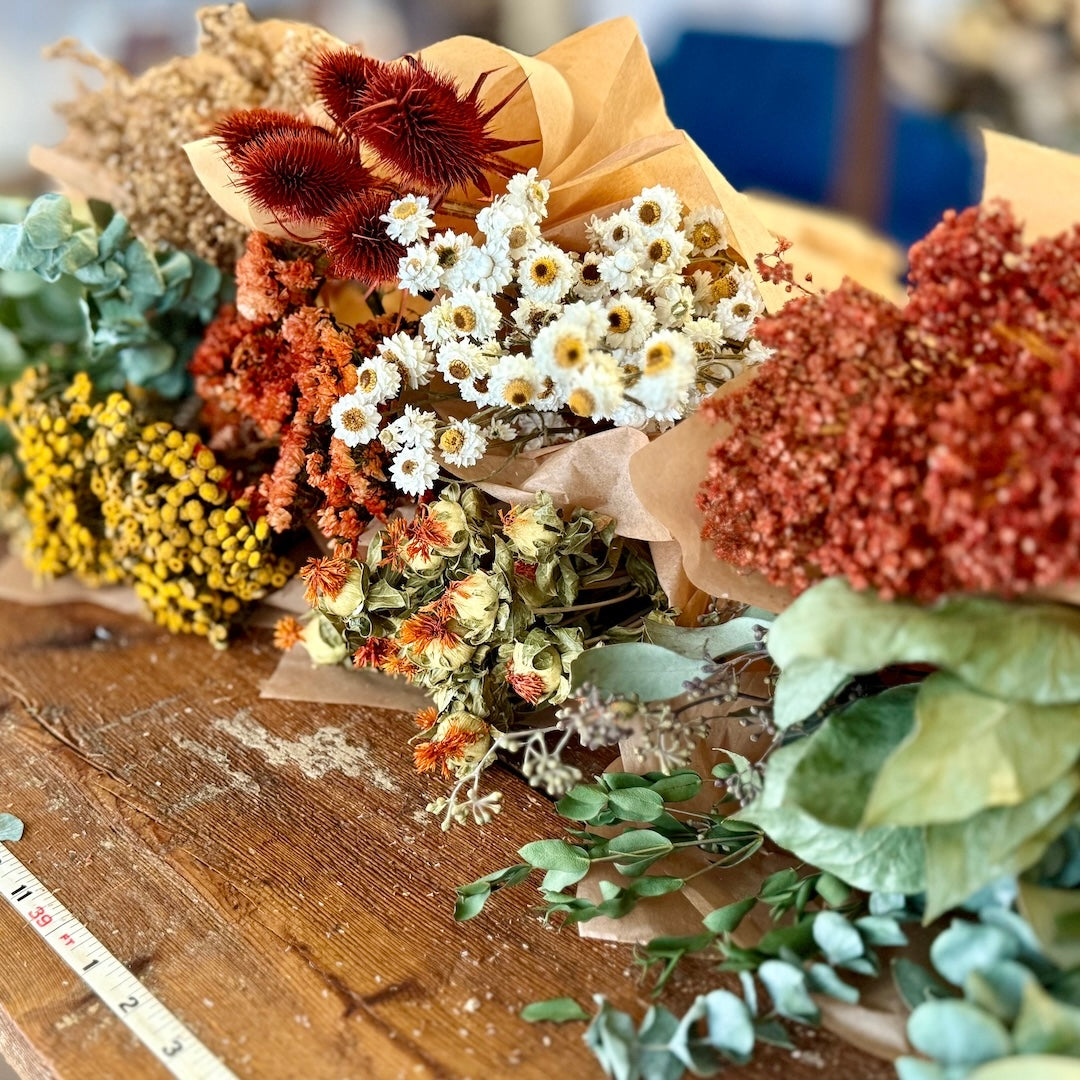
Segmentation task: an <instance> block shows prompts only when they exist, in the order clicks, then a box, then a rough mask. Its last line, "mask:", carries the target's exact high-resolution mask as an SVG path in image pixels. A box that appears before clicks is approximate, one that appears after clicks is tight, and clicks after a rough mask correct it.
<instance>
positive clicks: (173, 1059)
mask: <svg viewBox="0 0 1080 1080" xmlns="http://www.w3.org/2000/svg"><path fill="white" fill-rule="evenodd" d="M0 893H3V896H4V898H5V899H6V900H7V901H8V903H9V904H11V906H12V907H13V908H14V909H15V910H16V911H17V912H18V913H19V914H20V915H21V916H22V917H23V918H24V919H25V920H26V921H27V922H28V923H29V924H30V926H31V927H33V929H34V931H35V932H36V933H37V935H38V937H40V938H41V939H42V940H43V941H45V942H46V943H47V944H48V945H49V947H50V948H51V949H52V951H53V952H54V953H56V955H57V956H59V957H60V959H61V960H63V961H64V963H65V964H67V966H68V967H69V968H71V970H72V971H74V972H75V974H76V975H78V976H79V978H80V979H82V981H83V982H84V983H86V985H87V986H89V987H90V989H91V990H93V991H94V993H95V994H96V995H97V996H98V997H99V998H100V999H101V1000H102V1001H103V1002H104V1003H105V1004H106V1005H107V1006H108V1007H109V1008H110V1009H111V1010H112V1011H113V1012H114V1013H116V1015H117V1016H118V1017H119V1018H120V1020H121V1021H122V1022H123V1023H124V1024H125V1026H126V1027H127V1028H129V1029H130V1031H131V1032H132V1033H133V1034H134V1035H135V1036H136V1038H138V1039H139V1041H140V1042H141V1043H142V1044H143V1045H144V1046H145V1047H146V1048H147V1049H148V1050H149V1051H150V1052H151V1053H152V1054H153V1055H154V1057H156V1058H157V1059H158V1061H160V1062H161V1063H162V1065H164V1066H165V1068H166V1069H168V1070H169V1072H171V1073H172V1074H173V1076H175V1077H177V1080H237V1077H236V1074H235V1073H232V1072H230V1071H229V1070H228V1069H227V1068H226V1067H225V1066H224V1065H223V1064H222V1063H221V1062H220V1061H219V1060H218V1059H217V1058H216V1057H214V1055H213V1054H211V1053H210V1051H209V1050H208V1049H207V1048H206V1047H205V1046H204V1045H203V1044H202V1043H201V1042H199V1040H198V1039H197V1038H195V1036H194V1035H193V1034H192V1032H191V1031H189V1030H188V1028H187V1027H185V1026H184V1025H183V1024H182V1023H181V1022H180V1021H179V1020H178V1019H177V1018H176V1017H175V1016H173V1014H172V1013H171V1012H169V1010H168V1009H166V1008H165V1006H164V1005H162V1004H161V1002H160V1001H158V999H157V998H156V997H154V995H153V994H151V993H150V991H149V990H147V989H146V987H145V986H143V984H142V983H141V982H139V980H138V979H137V978H135V976H134V975H132V973H131V972H130V971H128V969H127V968H126V967H124V965H123V964H121V963H120V961H119V960H117V959H116V957H115V956H113V955H112V953H110V952H109V950H108V949H106V948H105V946H104V945H102V944H101V942H100V941H98V940H97V938H95V937H94V935H93V934H91V933H90V931H89V930H88V929H87V928H86V927H85V926H83V924H82V923H81V922H79V920H78V919H76V918H75V916H74V915H72V914H71V912H70V911H68V910H67V908H65V907H64V905H63V904H61V903H60V901H59V900H57V899H56V897H55V896H53V895H52V893H50V892H49V891H48V889H46V888H45V886H44V885H42V884H41V882H40V881H38V879H37V878H36V877H34V875H33V874H31V873H30V871H29V870H27V869H26V867H25V866H23V864H22V863H21V862H19V860H18V859H16V858H15V856H14V855H12V854H11V852H10V851H8V850H7V848H5V847H4V846H3V845H2V844H0Z"/></svg>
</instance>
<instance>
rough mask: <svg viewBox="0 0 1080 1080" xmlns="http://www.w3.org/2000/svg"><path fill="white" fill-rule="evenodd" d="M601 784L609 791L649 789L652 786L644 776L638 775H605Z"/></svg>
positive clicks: (601, 778) (601, 779)
mask: <svg viewBox="0 0 1080 1080" xmlns="http://www.w3.org/2000/svg"><path fill="white" fill-rule="evenodd" d="M600 782H601V783H602V784H603V785H604V787H606V788H607V789H608V791H620V790H622V789H623V788H647V787H650V786H651V785H650V784H649V781H648V780H646V779H645V777H644V776H639V775H638V774H637V773H604V774H603V776H601V777H600Z"/></svg>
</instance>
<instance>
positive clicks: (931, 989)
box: [891, 956, 950, 1009]
mask: <svg viewBox="0 0 1080 1080" xmlns="http://www.w3.org/2000/svg"><path fill="white" fill-rule="evenodd" d="M891 968H892V977H893V985H894V986H895V987H896V992H897V993H898V994H899V995H900V999H901V1000H902V1001H903V1003H904V1004H905V1005H906V1006H907V1007H908V1008H909V1009H914V1008H915V1007H916V1006H918V1005H921V1004H922V1003H923V1002H924V1001H931V1000H933V999H935V998H946V997H949V996H950V993H949V988H948V987H947V986H946V985H945V984H944V983H943V982H942V981H941V980H940V979H939V978H938V977H937V976H936V975H935V974H934V973H933V972H932V971H931V970H930V969H929V968H925V967H923V965H922V964H917V963H915V961H914V960H910V959H908V957H906V956H897V957H895V958H894V959H893V961H892V964H891Z"/></svg>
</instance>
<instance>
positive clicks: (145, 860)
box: [0, 607, 892, 1080]
mask: <svg viewBox="0 0 1080 1080" xmlns="http://www.w3.org/2000/svg"><path fill="white" fill-rule="evenodd" d="M275 661H276V655H275V654H274V653H273V651H272V649H271V647H270V645H269V643H268V642H267V641H266V640H265V639H263V638H260V637H253V638H251V639H247V640H245V641H243V642H240V643H239V644H237V645H236V646H235V647H234V648H232V649H231V650H229V651H228V652H227V653H223V654H222V653H213V652H212V651H211V650H210V649H209V648H208V647H207V646H206V645H205V644H204V643H202V642H199V641H194V640H188V639H178V638H170V637H168V636H166V635H163V634H162V633H160V632H159V631H158V630H156V629H155V628H153V627H151V626H149V625H147V624H145V623H142V622H140V621H139V620H137V619H131V618H128V617H125V616H120V615H116V614H114V613H111V612H107V611H104V610H102V609H98V608H93V607H74V608H73V607H66V608H63V609H61V608H34V609H20V608H15V607H8V608H7V609H6V610H5V612H4V613H3V615H2V616H0V697H2V704H3V707H4V708H3V713H2V715H0V776H2V777H3V778H4V785H3V787H2V788H0V809H3V810H7V811H9V812H12V813H15V814H17V815H18V816H20V817H21V818H22V819H23V820H24V821H25V822H26V825H27V831H26V836H25V838H24V839H23V840H22V841H20V842H19V844H18V845H15V847H14V849H13V850H15V851H16V853H17V854H18V855H19V857H20V858H21V859H22V860H23V861H24V862H25V863H26V864H27V865H28V866H29V867H30V869H31V870H32V871H33V872H34V873H36V874H37V875H38V876H39V877H40V878H41V879H42V880H43V881H44V882H45V883H46V885H47V886H49V887H50V888H52V889H53V890H55V891H56V892H57V893H58V895H59V896H60V898H61V899H62V901H63V902H64V903H65V904H67V905H68V907H70V908H71V909H72V910H73V911H74V912H75V914H76V915H77V916H78V917H80V918H81V919H82V920H83V921H85V922H86V923H87V924H88V925H89V926H90V928H91V929H92V930H93V931H94V932H96V933H97V934H98V935H99V936H100V937H101V938H102V939H103V940H104V941H105V942H106V944H107V945H108V946H109V947H110V949H112V950H113V952H114V953H115V954H116V955H117V956H118V957H119V958H120V960H121V961H122V962H124V963H125V964H127V965H128V966H130V967H131V968H132V969H133V970H134V971H135V972H136V973H137V974H138V975H139V976H140V977H141V978H143V979H144V980H145V981H146V983H147V984H148V985H149V987H150V988H151V990H153V992H154V993H156V994H158V996H159V997H161V999H162V1000H163V1001H164V1002H165V1003H166V1005H167V1006H168V1007H170V1008H171V1009H173V1010H174V1011H175V1012H176V1013H177V1014H178V1015H179V1016H180V1017H181V1018H182V1019H183V1020H184V1021H185V1022H186V1023H188V1024H189V1025H190V1026H191V1027H192V1028H193V1029H194V1030H195V1032H196V1033H197V1034H198V1035H199V1037H200V1038H202V1039H203V1040H204V1041H205V1042H206V1043H207V1044H208V1045H209V1046H210V1047H211V1048H212V1049H213V1050H214V1051H215V1053H217V1054H219V1055H220V1056H221V1057H222V1058H223V1059H224V1060H225V1061H226V1063H227V1064H228V1065H229V1066H230V1067H231V1068H232V1069H233V1070H234V1071H235V1072H236V1073H237V1074H238V1075H239V1076H241V1077H253V1078H254V1077H257V1078H259V1080H264V1078H269V1080H276V1078H281V1080H286V1078H290V1080H291V1078H295V1077H297V1076H304V1077H307V1078H311V1080H322V1078H326V1080H330V1078H334V1080H344V1078H352V1077H375V1078H381V1077H447V1078H466V1077H473V1078H479V1077H493V1076H494V1077H500V1076H503V1075H507V1074H510V1073H512V1074H513V1075H514V1076H516V1077H517V1076H520V1077H525V1078H528V1077H537V1078H540V1077H549V1076H551V1075H553V1073H554V1072H555V1071H556V1070H557V1069H559V1070H562V1069H571V1070H575V1071H576V1072H577V1073H578V1074H580V1075H582V1076H584V1077H588V1076H599V1075H600V1071H599V1068H598V1067H597V1065H596V1063H595V1061H594V1060H593V1059H592V1057H591V1055H589V1053H588V1051H587V1050H586V1049H585V1048H584V1046H583V1045H582V1043H581V1041H580V1039H579V1037H578V1034H577V1032H578V1031H579V1030H580V1029H574V1028H569V1029H561V1030H557V1029H554V1028H551V1027H549V1026H545V1025H540V1026H532V1025H528V1024H525V1023H523V1022H522V1021H521V1020H519V1019H518V1017H517V1013H518V1011H519V1010H520V1008H521V1006H522V1005H523V1004H525V1003H527V1002H529V1001H532V1000H536V999H539V998H545V997H550V996H553V995H556V994H564V993H566V994H571V995H573V996H576V997H577V998H578V999H579V1000H581V1001H585V1002H587V1001H588V1000H589V995H590V994H592V993H604V994H607V995H608V996H609V997H611V998H612V999H613V1000H614V1001H615V1002H616V1004H618V1005H619V1006H620V1007H623V1008H629V1009H631V1010H633V1011H634V1012H635V1013H636V1014H637V1015H640V1014H641V1013H642V1012H643V1011H644V1010H645V1008H647V1006H648V1000H647V997H646V996H645V995H643V994H642V993H641V992H640V988H639V987H637V986H636V985H635V983H634V981H633V978H632V976H631V974H630V971H629V969H630V968H631V967H632V964H631V950H630V949H628V948H627V947H626V946H622V945H615V944H612V943H605V942H595V941H586V940H582V939H580V938H578V936H577V935H576V933H575V932H574V931H573V930H572V929H566V930H556V929H553V928H551V927H548V926H545V925H544V924H543V923H542V921H541V920H539V919H538V918H537V916H536V915H535V914H534V913H532V912H531V911H530V910H529V905H530V902H531V897H530V895H529V892H528V890H518V891H516V892H510V893H507V894H504V895H502V896H500V897H499V898H497V901H496V902H495V903H493V904H492V906H491V909H490V913H487V912H485V914H484V915H483V916H482V917H480V918H478V919H476V920H474V921H473V922H471V923H468V924H465V925H462V926H458V925H455V924H454V923H453V922H452V920H451V910H452V900H453V886H454V885H455V884H459V883H461V882H464V881H468V880H471V879H472V878H475V877H476V876H478V875H479V874H481V873H484V872H486V871H488V870H490V869H495V868H498V867H500V866H504V865H508V864H509V863H511V862H513V861H516V860H515V854H514V853H515V851H516V849H517V848H518V847H519V846H520V845H521V844H522V843H525V842H527V841H529V840H532V839H536V838H538V837H543V836H548V835H553V834H554V833H555V832H556V831H557V829H558V824H557V821H558V819H557V817H556V815H555V814H554V812H553V810H552V809H551V807H550V805H549V804H548V803H547V802H546V801H545V800H544V799H542V798H540V797H539V796H538V795H537V794H536V793H535V792H533V791H531V790H530V789H529V788H528V787H526V786H525V785H524V784H523V783H522V782H521V781H520V780H518V779H517V778H516V777H514V776H512V775H511V774H509V773H505V772H503V773H502V775H500V776H499V777H498V783H499V786H500V787H501V788H502V790H503V791H504V792H505V796H506V809H505V811H504V812H503V814H502V817H501V819H500V820H499V822H498V824H497V825H496V826H494V827H489V828H487V829H485V830H483V831H482V832H481V831H480V830H477V829H476V828H467V829H460V830H455V831H453V832H451V833H449V834H444V833H442V832H441V831H440V830H439V828H438V824H437V822H436V821H435V820H434V819H432V818H430V817H429V816H428V815H426V814H424V812H423V809H422V807H423V805H424V803H425V802H426V801H427V799H428V798H429V797H430V796H431V795H432V794H435V793H436V792H437V785H434V784H430V783H429V782H427V781H425V780H423V779H422V778H420V777H417V775H416V774H415V772H414V771H413V770H412V768H411V763H410V760H409V754H408V750H407V748H406V747H405V744H404V740H405V738H407V735H408V731H409V722H408V719H407V718H406V717H404V716H402V715H401V714H394V713H386V712H378V711H372V710H368V709H361V708H350V707H348V706H314V705H303V704H297V703H294V702H280V701H266V700H260V699H259V697H258V689H259V683H260V681H261V680H262V679H264V678H266V677H267V676H268V675H269V674H270V672H271V671H272V669H273V666H274V663H275ZM429 789H430V790H429ZM0 935H2V940H3V941H4V943H5V948H4V949H3V950H0V1048H2V1049H3V1050H4V1052H5V1053H7V1054H9V1055H10V1056H11V1057H12V1058H13V1059H14V1060H15V1061H16V1064H17V1065H18V1067H19V1068H20V1069H21V1070H22V1071H23V1072H24V1073H25V1074H26V1075H30V1076H43V1077H44V1076H56V1077H59V1078H61V1080H83V1078H86V1080H89V1078H95V1080H97V1078H100V1077H103V1076H107V1077H110V1078H115V1080H136V1078H138V1080H143V1078H151V1080H152V1078H156V1077H157V1076H159V1075H164V1072H163V1070H161V1069H160V1068H159V1067H158V1066H157V1065H156V1063H155V1062H154V1061H153V1060H152V1059H151V1058H150V1057H149V1055H148V1054H146V1053H144V1052H142V1051H141V1050H139V1049H138V1048H137V1047H136V1045H135V1043H134V1040H133V1039H132V1038H131V1037H130V1036H129V1035H128V1034H127V1033H126V1032H125V1030H124V1028H123V1027H122V1025H121V1024H120V1023H119V1022H118V1021H116V1020H115V1019H114V1018H113V1017H112V1016H111V1014H109V1013H108V1012H107V1011H106V1010H105V1009H104V1008H103V1007H102V1006H101V1005H100V1004H99V1003H97V1002H96V1001H95V1000H94V999H93V998H92V997H91V996H90V995H88V994H87V992H86V991H85V989H84V988H83V987H82V986H81V985H80V984H79V983H78V982H77V981H76V980H74V978H73V977H72V976H71V974H70V973H69V972H68V971H67V970H66V969H65V968H64V967H63V966H62V965H61V963H60V961H59V960H57V959H56V958H55V957H53V956H52V955H51V954H50V953H49V951H48V950H47V949H46V948H45V946H44V945H43V944H42V943H40V942H39V941H37V940H36V939H35V938H34V937H33V935H32V934H31V933H30V931H29V930H28V929H27V928H26V927H25V926H23V925H22V924H21V923H20V921H19V919H18V917H17V916H16V915H15V913H14V912H13V911H11V910H10V909H9V908H8V907H7V906H6V905H0ZM715 981H716V977H715V976H714V975H712V974H711V973H710V972H709V970H708V968H707V967H705V966H700V967H698V968H697V969H696V970H693V969H692V970H690V971H689V972H688V973H687V974H686V975H685V976H683V977H682V979H681V981H680V982H679V983H678V984H677V985H676V986H675V988H674V993H673V995H672V996H673V1005H674V1006H676V1007H678V1006H679V1005H682V1004H685V1003H686V1001H687V1000H688V999H689V998H690V997H692V995H693V994H694V993H696V992H700V991H701V990H702V989H703V988H705V987H706V986H709V985H713V984H714V983H715ZM800 1043H801V1045H802V1049H801V1050H800V1051H799V1052H798V1054H797V1055H791V1054H788V1053H786V1052H784V1051H780V1050H769V1051H767V1052H765V1053H763V1054H762V1055H761V1056H760V1059H759V1060H757V1061H755V1063H754V1064H753V1065H752V1066H749V1067H747V1068H746V1069H745V1070H742V1071H741V1072H740V1074H739V1075H741V1076H744V1077H746V1078H747V1080H754V1078H762V1077H767V1076H776V1075H780V1074H781V1072H782V1073H783V1074H784V1075H785V1076H786V1077H789V1078H792V1080H795V1078H797V1077H802V1076H808V1077H810V1076H821V1075H826V1076H859V1077H863V1078H865V1080H877V1078H878V1077H881V1078H884V1077H887V1076H891V1075H892V1072H891V1068H890V1067H889V1066H887V1065H886V1064H884V1063H882V1062H877V1061H873V1060H872V1059H869V1058H866V1057H865V1056H864V1055H862V1054H860V1053H858V1052H857V1051H855V1050H854V1049H852V1048H850V1047H848V1046H846V1045H844V1044H841V1043H839V1042H837V1041H836V1040H835V1039H833V1038H831V1037H830V1036H827V1035H825V1034H819V1033H813V1032H806V1033H803V1032H800Z"/></svg>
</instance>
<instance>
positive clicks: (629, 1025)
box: [585, 996, 641, 1080]
mask: <svg viewBox="0 0 1080 1080" xmlns="http://www.w3.org/2000/svg"><path fill="white" fill-rule="evenodd" d="M596 1003H597V1004H598V1005H599V1006H600V1008H599V1011H598V1012H597V1013H596V1015H595V1016H594V1017H593V1020H592V1023H591V1024H590V1025H589V1027H588V1029H587V1030H586V1032H585V1044H586V1046H588V1047H589V1049H590V1050H591V1051H592V1052H593V1054H594V1055H595V1056H596V1058H597V1060H598V1061H599V1062H600V1064H601V1066H602V1067H603V1069H604V1071H605V1072H606V1073H607V1074H608V1076H610V1077H612V1080H638V1078H639V1077H640V1071H639V1062H640V1058H641V1049H640V1045H639V1042H638V1034H637V1028H636V1027H635V1026H634V1021H633V1020H632V1019H631V1017H630V1016H629V1015H628V1014H627V1013H624V1012H620V1011H619V1010H618V1009H613V1008H612V1007H611V1004H610V1002H608V1001H606V1000H605V999H604V998H603V997H601V996H597V998H596Z"/></svg>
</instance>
